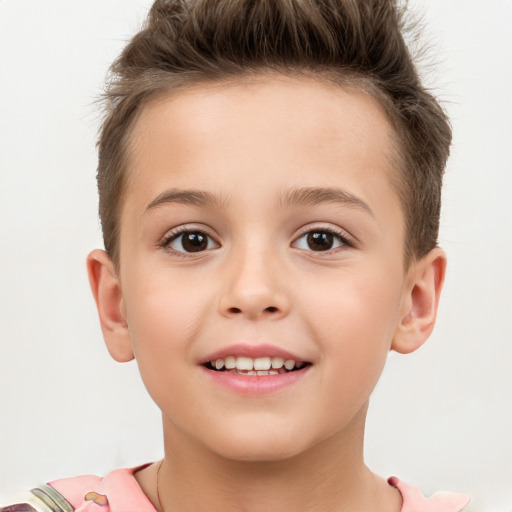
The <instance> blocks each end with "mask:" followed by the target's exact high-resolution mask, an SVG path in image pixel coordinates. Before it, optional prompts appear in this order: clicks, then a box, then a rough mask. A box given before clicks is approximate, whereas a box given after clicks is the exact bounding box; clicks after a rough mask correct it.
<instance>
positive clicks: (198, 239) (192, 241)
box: [181, 231, 208, 252]
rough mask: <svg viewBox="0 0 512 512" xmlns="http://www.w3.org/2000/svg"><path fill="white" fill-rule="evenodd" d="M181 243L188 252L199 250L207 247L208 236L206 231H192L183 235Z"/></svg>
mask: <svg viewBox="0 0 512 512" xmlns="http://www.w3.org/2000/svg"><path fill="white" fill-rule="evenodd" d="M181 243H182V244H183V248H184V249H185V250H186V251H187V252H199V251H204V250H206V249H207V247H208V238H207V237H206V236H205V235H204V233H200V232H199V231H192V232H190V233H185V234H184V235H183V239H182V242H181Z"/></svg>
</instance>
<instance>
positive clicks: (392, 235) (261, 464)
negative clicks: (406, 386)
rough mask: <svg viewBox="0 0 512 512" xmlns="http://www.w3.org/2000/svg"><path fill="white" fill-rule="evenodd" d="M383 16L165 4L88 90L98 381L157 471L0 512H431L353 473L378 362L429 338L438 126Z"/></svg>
mask: <svg viewBox="0 0 512 512" xmlns="http://www.w3.org/2000/svg"><path fill="white" fill-rule="evenodd" d="M400 27H401V22H400V12H399V10H398V9H397V7H396V6H395V3H394V2H391V1H384V0H374V1H369V2H364V3H363V2H353V1H352V0H316V1H315V0H309V1H304V0H261V1H259V2H249V1H248V0H239V1H235V0H208V1H205V0H202V1H201V0H196V1H187V0H171V1H157V2H155V3H154V5H153V7H152V9H151V12H150V15H149V19H148V23H147V25H146V27H145V29H144V30H143V31H142V32H140V33H139V34H138V35H136V36H135V38H134V39H133V40H132V41H131V43H130V44H129V45H128V46H127V47H126V49H125V50H124V52H123V53H122V55H121V56H120V58H119V59H118V60H117V61H116V62H115V63H114V65H113V67H112V76H111V80H110V86H109V89H108V92H107V98H106V101H107V116H106V119H105V122H104V125H103V128H102V132H101V137H100V144H99V168H98V188H99V193H100V216H101V220H102V227H103V234H104V242H105V249H106V250H105V251H101V250H95V251H93V252H92V253H91V254H90V255H89V257H88V263H87V264H88V271H89V278H90V282H91V287H92V291H93V295H94V298H95V300H96V304H97V307H98V313H99V317H100V323H101V327H102V331H103V335H104V338H105V342H106V344H107V347H108V350H109V352H110V354H111V355H112V357H114V359H116V360H117V361H121V362H124V361H129V360H131V359H133V358H135V359H136V360H137V363H138V365H139V369H140V372H141V376H142V378H143V380H144V383H145V385H146V387H147V389H148V391H149V393H150V395H151V396H152V398H153V399H154V401H155V403H156V404H157V405H158V406H159V408H160V409H161V411H162V419H163V429H164V446H165V457H164V459H163V460H162V461H159V462H156V463H153V464H149V465H144V466H140V467H137V468H133V469H129V470H125V469H122V470H115V471H113V472H111V473H109V474H108V475H107V476H105V477H104V478H99V477H94V476H83V477H75V478H70V479H64V480H57V481H54V482H51V483H50V484H49V485H47V486H43V487H41V488H39V489H35V490H34V491H32V497H31V499H30V500H27V504H25V505H14V506H11V507H6V508H4V509H3V512H8V511H9V512H12V511H14V510H16V511H20V510H25V511H33V510H36V511H39V510H41V511H47V510H50V511H72V510H79V511H81V512H85V511H88V512H92V511H98V512H99V511H102V512H108V511H109V510H110V511H111V512H129V511H133V512H135V511H137V512H154V511H155V509H156V510H158V511H159V512H170V511H180V512H186V511H196V512H197V511H217V510H222V511H226V510H233V511H235V510H237V511H238V510H247V511H266V510H271V509H276V510H284V511H316V510H318V511H322V512H330V511H337V512H342V511H349V510H350V511H382V512H387V511H389V512H398V511H400V510H401V511H403V512H429V511H436V512H455V511H459V510H462V509H463V508H464V507H465V506H466V504H467V503H468V501H469V499H468V498H467V497H466V496H463V495H460V494H455V493H443V494H439V495H435V496H433V497H431V498H428V499H426V498H424V497H423V495H422V494H421V493H420V492H419V490H417V489H416V488H414V487H411V486H408V485H407V484H406V483H404V482H402V481H401V480H399V479H398V478H396V477H392V478H390V479H388V480H387V481H386V480H384V479H382V478H380V477H378V476H376V475H374V474H373V473H371V472H370V470H369V469H368V468H367V467H366V466H365V464H364V460H363V438H364V425H365V418H366V412H367V407H368V400H369V396H370V393H371V392H372V390H373V388H374V386H375V384H376V382H377V380H378V378H379V375H380V373H381V371H382V369H383V367H384V364H385V360H386V356H387V354H388V352H389V350H395V351H398V352H401V353H410V352H413V351H414V350H416V349H417V348H419V347H420V346H421V345H422V344H423V343H424V342H425V341H426V339H427V338H428V336H429V335H430V333H431V331H432V329H433V326H434V322H435V317H436V311H437V305H438V301H439V295H440V292H441V288H442V284H443V280H444V274H445V265H446V258H445V255H444V253H443V251H442V250H441V249H440V248H438V247H437V232H438V222H439V210H440V190H441V181H442V174H443V170H444V166H445V162H446V159H447V156H448V152H449V145H450V139H451V133H450V128H449V125H448V122H447V120H446V117H445V115H444V113H443V111H442V110H441V108H440V107H439V105H438V104H437V102H436V100H435V99H434V98H433V97H432V96H431V95H430V94H429V93H428V92H427V91H426V90H425V89H424V88H423V87H422V86H421V84H420V83H419V80H418V77H417V74H416V71H415V68H414V66H413V64H412V62H411V59H410V56H409V53H408V51H407V48H406V46H405V44H404V42H403V39H402V36H401V32H400Z"/></svg>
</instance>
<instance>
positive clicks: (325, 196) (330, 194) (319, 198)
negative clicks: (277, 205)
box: [281, 187, 375, 217]
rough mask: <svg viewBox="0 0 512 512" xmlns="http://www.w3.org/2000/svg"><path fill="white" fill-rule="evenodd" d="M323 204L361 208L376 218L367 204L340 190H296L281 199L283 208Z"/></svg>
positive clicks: (308, 188)
mask: <svg viewBox="0 0 512 512" xmlns="http://www.w3.org/2000/svg"><path fill="white" fill-rule="evenodd" d="M321 203H339V204H342V205H344V206H350V207H354V208H359V209H361V210H364V211H366V212H367V213H369V214H370V215H371V216H372V217H375V215H374V214H373V212H372V210H371V208H370V207H369V206H368V204H367V203H365V202H364V201H363V200H362V199H360V198H359V197H357V196H355V195H353V194H351V193H350V192H347V191H346V190H342V189H340V188H330V187H305V188H294V189H292V190H290V191H289V192H287V193H286V195H285V196H284V197H282V198H281V204H282V205H283V206H314V205H317V204H321Z"/></svg>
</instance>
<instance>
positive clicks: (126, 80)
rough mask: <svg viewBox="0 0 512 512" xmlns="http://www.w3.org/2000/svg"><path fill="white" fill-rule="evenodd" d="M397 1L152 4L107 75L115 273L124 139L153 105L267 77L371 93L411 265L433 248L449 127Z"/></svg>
mask: <svg viewBox="0 0 512 512" xmlns="http://www.w3.org/2000/svg"><path fill="white" fill-rule="evenodd" d="M403 20H404V9H403V8H401V7H400V5H399V4H397V1H395V0H257V1H255V0H157V1H155V2H154V4H153V6H152V7H151V10H150V12H149V15H148V19H147V21H146V24H145V26H144V27H143V29H142V30H141V31H140V32H139V33H138V34H136V35H135V37H133V39H132V40H131V41H130V42H129V43H128V45H127V46H126V47H125V49H124V51H123V52H122V54H121V55H120V56H119V58H118V59H117V60H116V61H115V62H114V63H113V64H112V66H111V68H110V75H109V78H108V81H107V89H106V93H105V104H106V117H105V120H104V123H103V125H102V129H101V133H100V140H99V164H98V175H97V179H98V189H99V197H100V200H99V212H100V218H101V223H102V228H103V239H104V243H105V249H106V250H107V252H108V253H109V254H110V255H111V257H112V258H113V260H114V262H115V263H116V264H118V263H119V223H120V210H121V205H122V198H123V190H124V187H125V176H126V167H127V160H128V158H127V157H128V153H129V147H128V146H129V144H128V139H129V134H130V132H131V128H132V127H133V125H134V122H135V120H136V118H137V116H138V114H139V113H140V111H141V109H142V108H143V106H144V105H145V104H147V102H148V101H149V100H151V99H153V98H154V97H155V96H157V95H160V94H162V93H165V92H167V91H171V90H177V89H179V88H181V87H186V86H190V85H191V84H193V83H201V82H209V81H213V82H222V81H225V80H233V79H235V80H236V79H237V78H238V79H240V78H242V77H245V76H248V75H252V74H255V73H265V72H268V71H272V72H278V73H284V74H292V75H301V74H307V75H309V76H311V75H316V76H319V77H322V76H323V77H327V79H328V80H329V81H334V82H337V83H340V84H342V85H343V84H344V83H347V82H350V83H352V84H354V83H355V84H356V85H359V86H360V87H362V88H363V89H365V90H367V91H369V92H370V94H373V95H374V96H375V98H376V99H377V100H378V101H379V102H380V103H381V104H382V105H383V106H384V108H385V109H386V111H387V113H388V116H389V118H390V121H391V122H392V125H393V127H394V129H395V133H396V142H397V144H396V146H397V149H398V151H397V156H398V159H397V167H398V168H399V172H398V173H397V179H396V180H395V182H396V183H395V185H396V189H397V192H398V194H399V197H400V200H401V203H402V206H403V210H404V215H405V218H406V247H405V255H406V261H409V260H410V259H411V258H420V257H422V256H423V255H425V254H426V253H428V252H429V251H430V250H431V249H432V248H434V247H435V246H436V244H437V236H438V230H439V215H440V208H441V185H442V177H443V173H444V168H445V165H446V160H447V158H448V154H449V148H450V142H451V129H450V125H449V123H448V120H447V117H446V115H445V113H444V111H443V109H442V108H441V107H440V105H439V103H438V102H437V100H436V99H435V97H434V96H433V95H432V94H430V93H429V92H428V91H427V90H426V89H425V88H424V87H423V86H422V84H421V82H420V80H419V77H418V73H417V71H416V68H415V66H414V63H413V60H412V58H411V55H410V52H409V50H408V48H407V45H406V43H405V42H404V39H403V35H402V33H403V30H404V22H403Z"/></svg>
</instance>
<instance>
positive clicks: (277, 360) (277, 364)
mask: <svg viewBox="0 0 512 512" xmlns="http://www.w3.org/2000/svg"><path fill="white" fill-rule="evenodd" d="M283 365H284V359H283V358H282V357H273V358H272V368H274V369H277V368H282V367H283Z"/></svg>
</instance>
